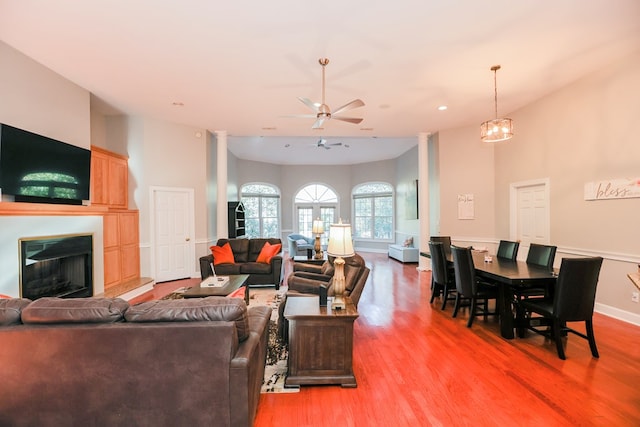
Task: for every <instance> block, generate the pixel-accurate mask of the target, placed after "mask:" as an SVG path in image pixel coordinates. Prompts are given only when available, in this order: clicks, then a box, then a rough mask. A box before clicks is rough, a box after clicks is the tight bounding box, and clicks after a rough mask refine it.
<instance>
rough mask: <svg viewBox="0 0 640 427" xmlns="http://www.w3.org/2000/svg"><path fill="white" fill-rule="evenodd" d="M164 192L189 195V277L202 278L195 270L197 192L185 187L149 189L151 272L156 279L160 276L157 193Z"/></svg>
mask: <svg viewBox="0 0 640 427" xmlns="http://www.w3.org/2000/svg"><path fill="white" fill-rule="evenodd" d="M162 191H167V192H168V191H172V192H180V193H186V194H187V200H188V205H187V218H188V221H189V224H187V227H186V228H187V230H189V234H190V238H189V243H188V246H189V256H188V258H189V259H188V260H187V262H188V263H189V265H190V266H191V268H190V270H191V271H190V272H189V276H190V277H192V278H193V277H200V276H199V275H196V268H195V253H196V249H195V248H196V246H195V195H194V194H195V190H194V189H193V188H184V187H159V186H150V187H149V212H150V215H149V227H150V228H149V236H150V238H149V240H150V246H151V248H150V257H149V258H150V259H149V270H150V271H152V272H153V275H154V277H157V276H158V272H157V271H156V198H155V196H156V193H158V192H162Z"/></svg>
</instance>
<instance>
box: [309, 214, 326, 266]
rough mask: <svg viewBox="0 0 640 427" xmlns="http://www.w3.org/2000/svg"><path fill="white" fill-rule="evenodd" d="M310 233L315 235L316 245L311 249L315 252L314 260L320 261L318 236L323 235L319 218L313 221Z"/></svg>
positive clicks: (322, 225)
mask: <svg viewBox="0 0 640 427" xmlns="http://www.w3.org/2000/svg"><path fill="white" fill-rule="evenodd" d="M311 232H312V233H313V234H315V235H316V243H315V245H314V246H313V249H314V250H315V251H316V254H315V256H314V258H315V259H322V246H320V236H322V235H323V234H324V222H322V221H321V220H320V218H318V219H316V220H315V221H313V226H312V228H311Z"/></svg>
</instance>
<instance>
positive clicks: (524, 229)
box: [510, 179, 550, 246]
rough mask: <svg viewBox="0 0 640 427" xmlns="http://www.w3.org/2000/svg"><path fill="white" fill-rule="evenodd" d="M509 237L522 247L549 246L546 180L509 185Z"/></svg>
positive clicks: (547, 187)
mask: <svg viewBox="0 0 640 427" xmlns="http://www.w3.org/2000/svg"><path fill="white" fill-rule="evenodd" d="M510 199H511V200H510V204H511V208H510V210H511V214H510V216H511V232H510V234H511V236H510V238H511V239H512V240H520V241H521V244H522V245H524V246H529V244H530V243H539V244H549V242H550V228H549V227H550V226H549V224H550V216H549V215H550V214H549V211H550V209H549V181H548V179H543V180H535V181H526V182H519V183H515V184H511V189H510Z"/></svg>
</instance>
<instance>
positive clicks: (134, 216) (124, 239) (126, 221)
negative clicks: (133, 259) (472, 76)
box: [118, 211, 140, 245]
mask: <svg viewBox="0 0 640 427" xmlns="http://www.w3.org/2000/svg"><path fill="white" fill-rule="evenodd" d="M118 223H119V229H120V244H121V245H132V244H134V245H137V244H138V242H139V240H140V239H139V236H138V212H137V211H135V212H122V213H119V214H118Z"/></svg>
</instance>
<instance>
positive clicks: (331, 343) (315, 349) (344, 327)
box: [284, 296, 358, 387]
mask: <svg viewBox="0 0 640 427" xmlns="http://www.w3.org/2000/svg"><path fill="white" fill-rule="evenodd" d="M345 302H346V308H345V309H344V310H331V303H329V304H327V307H320V305H319V301H318V297H310V296H299V297H295V296H291V297H287V301H286V305H285V308H284V317H285V318H286V319H287V320H288V321H289V362H288V363H289V366H288V373H287V378H286V379H285V381H284V386H285V387H299V386H300V385H313V384H340V385H341V386H342V387H357V383H356V377H355V375H354V374H353V363H352V362H353V322H354V321H355V320H356V319H357V318H358V311H357V310H356V307H355V306H354V305H353V302H352V301H351V298H349V297H345Z"/></svg>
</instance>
